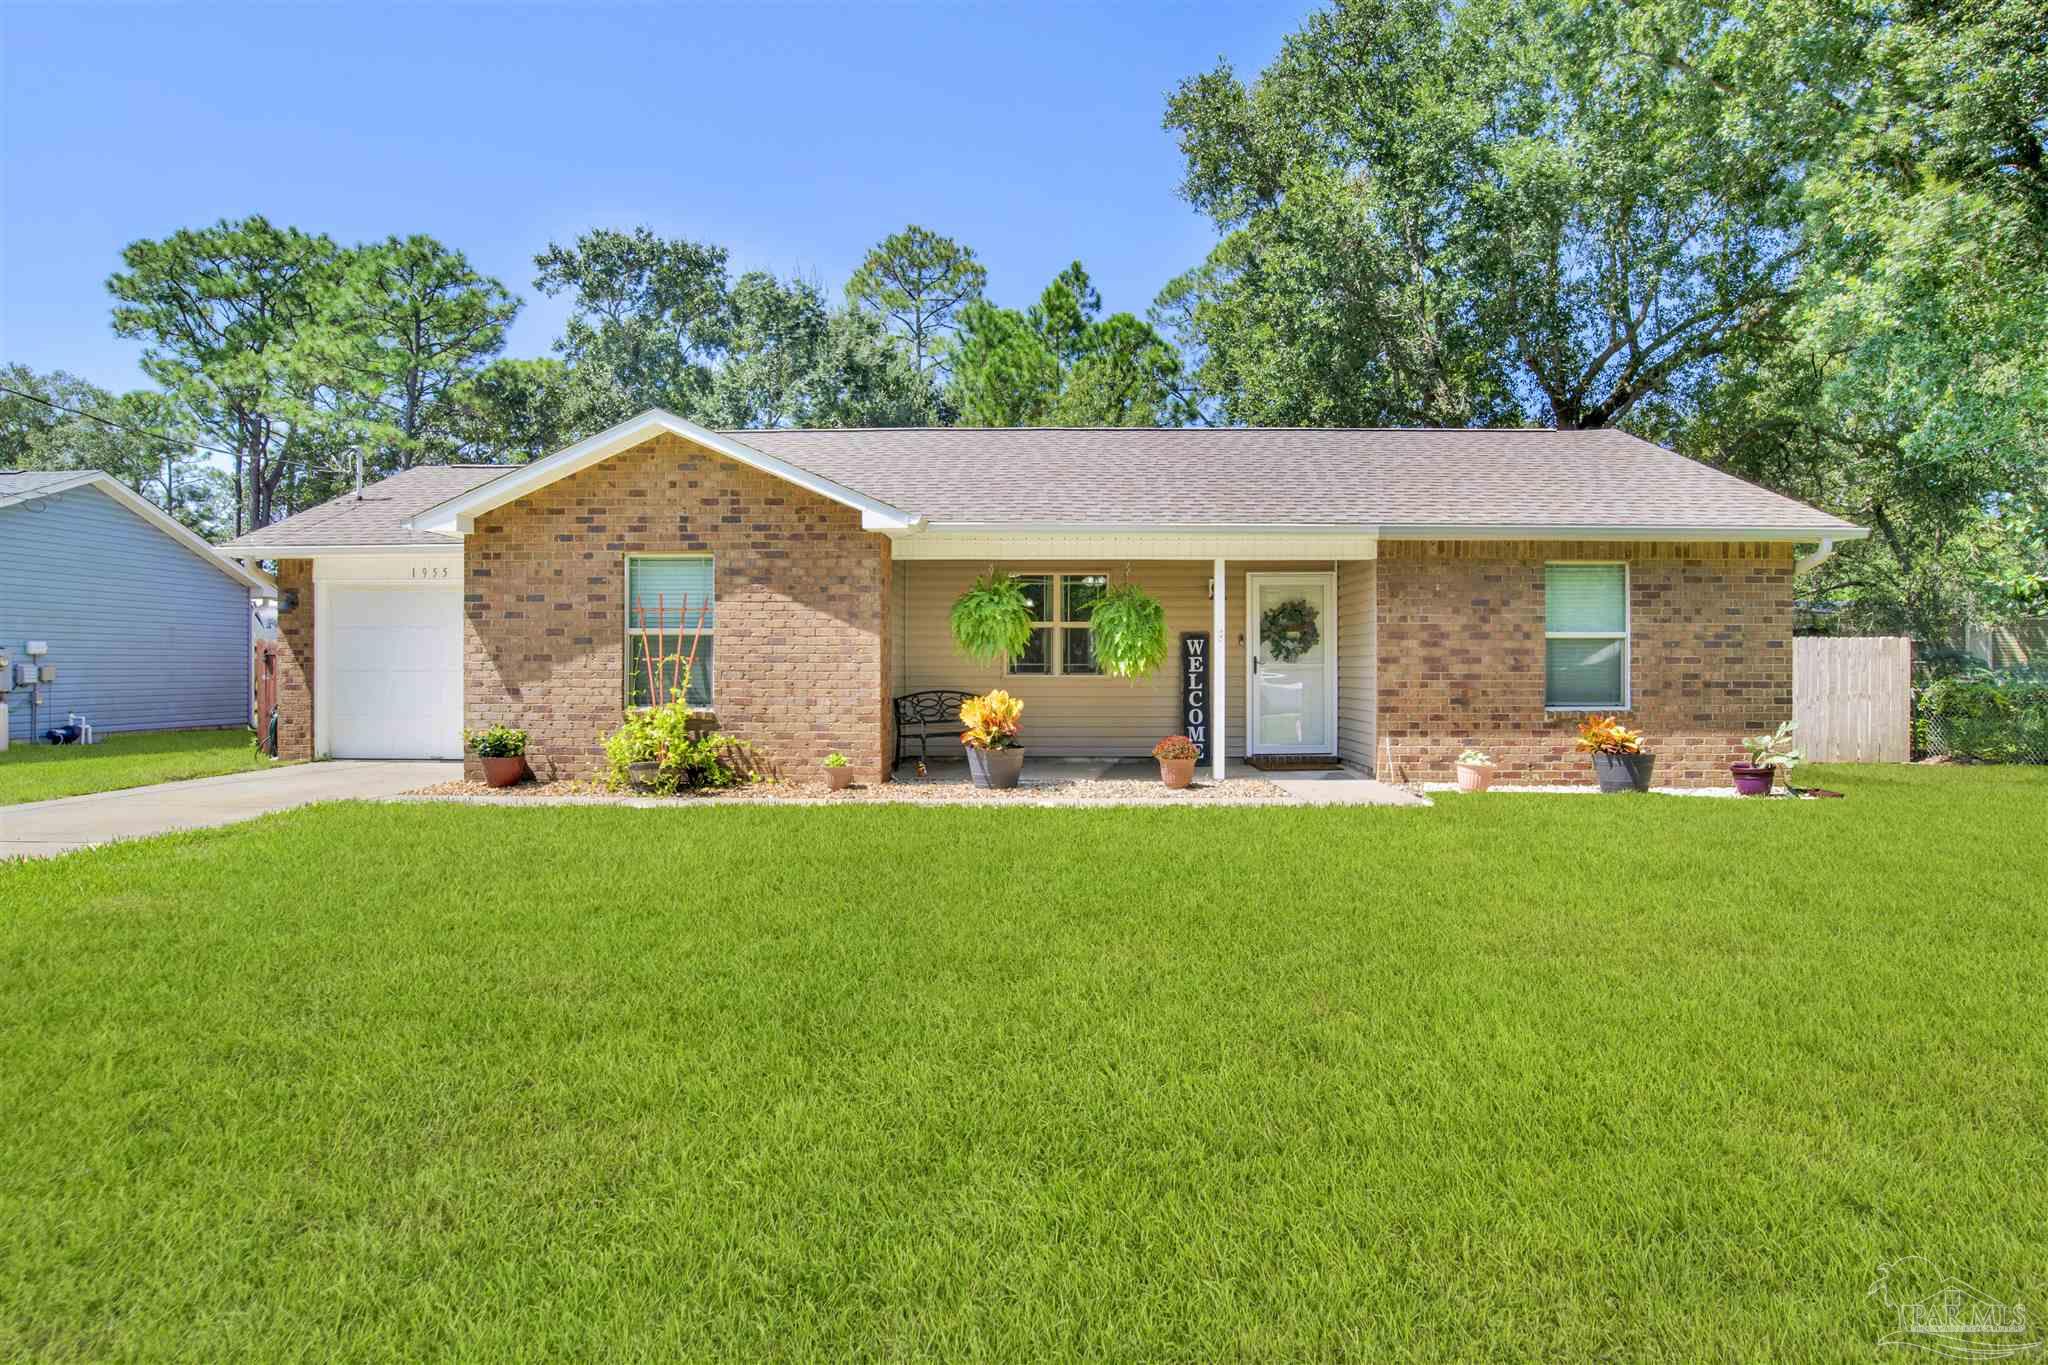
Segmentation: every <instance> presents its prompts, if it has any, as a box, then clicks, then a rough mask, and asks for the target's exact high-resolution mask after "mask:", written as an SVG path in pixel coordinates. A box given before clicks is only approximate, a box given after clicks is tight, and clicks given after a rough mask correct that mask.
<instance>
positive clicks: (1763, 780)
mask: <svg viewBox="0 0 2048 1365" xmlns="http://www.w3.org/2000/svg"><path fill="white" fill-rule="evenodd" d="M1728 771H1729V772H1731V773H1734V774H1735V790H1736V791H1738V792H1740V793H1741V794H1742V795H1744V796H1769V795H1770V794H1771V783H1772V782H1773V781H1774V780H1775V779H1776V778H1777V775H1778V770H1777V769H1775V768H1768V767H1766V768H1759V767H1757V766H1756V765H1755V764H1753V763H1730V764H1729V765H1728Z"/></svg>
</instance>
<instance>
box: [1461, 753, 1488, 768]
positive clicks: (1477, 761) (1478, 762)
mask: <svg viewBox="0 0 2048 1365" xmlns="http://www.w3.org/2000/svg"><path fill="white" fill-rule="evenodd" d="M1458 762H1460V763H1463V764H1464V765H1465V766H1466V767H1468V768H1491V767H1492V766H1493V756H1492V755H1491V754H1489V753H1487V752H1486V750H1484V749H1467V750H1465V752H1464V753H1462V754H1459V755H1458Z"/></svg>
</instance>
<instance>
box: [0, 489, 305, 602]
mask: <svg viewBox="0 0 2048 1365" xmlns="http://www.w3.org/2000/svg"><path fill="white" fill-rule="evenodd" d="M81 488H90V489H92V490H93V491H94V492H97V493H103V494H105V495H106V496H107V497H108V498H110V499H112V500H113V501H114V502H116V503H118V504H119V505H120V506H121V507H122V508H123V509H124V510H125V511H127V512H128V513H129V514H130V515H132V516H134V517H135V518H136V519H137V520H139V521H142V522H145V523H147V524H148V525H149V526H151V527H152V528H154V529H155V530H156V531H158V532H159V533H161V534H162V535H163V536H165V537H166V538H167V539H169V540H171V541H173V542H175V543H176V544H177V546H178V547H179V548H180V549H182V550H185V551H186V552H188V553H190V554H193V555H196V556H198V557H199V558H200V559H203V560H205V561H206V563H207V564H208V565H209V566H211V567H212V568H214V569H215V570H217V571H218V572H220V573H222V574H225V575H226V576H227V577H229V578H231V579H233V580H234V581H235V582H236V583H239V584H240V585H241V586H243V587H245V588H247V589H248V590H249V591H250V592H253V593H256V594H258V595H260V596H264V597H275V596H276V595H277V584H275V583H273V582H272V581H271V580H270V578H269V577H268V576H267V575H265V574H263V573H260V572H258V571H257V570H255V569H250V568H245V567H244V566H242V565H240V564H237V563H236V562H235V561H234V560H232V559H229V558H228V557H227V556H226V555H223V554H222V553H220V551H219V550H217V549H215V548H214V547H213V546H212V545H209V544H207V543H206V542H205V541H204V540H201V539H200V538H199V537H198V536H196V535H194V534H193V533H192V531H191V530H190V529H188V528H187V527H185V526H183V525H181V524H180V523H179V522H177V521H176V520H174V519H173V518H171V517H170V516H169V515H167V514H166V513H165V512H164V511H163V509H162V508H160V507H158V506H157V505H156V504H155V503H152V502H150V501H149V500H148V499H147V498H145V497H143V496H142V495H141V494H139V493H137V492H136V491H135V490H134V489H132V488H130V487H129V486H128V485H127V484H125V483H122V482H121V481H120V480H119V479H117V478H115V477H114V476H113V475H111V474H108V473H105V472H103V471H101V470H97V469H79V470H71V471H65V472H47V471H30V472H11V471H9V472H0V508H6V507H16V506H19V505H21V504H23V503H29V502H34V501H36V500H37V499H39V498H48V497H55V496H56V495H58V494H60V493H68V492H71V491H73V490H75V489H81Z"/></svg>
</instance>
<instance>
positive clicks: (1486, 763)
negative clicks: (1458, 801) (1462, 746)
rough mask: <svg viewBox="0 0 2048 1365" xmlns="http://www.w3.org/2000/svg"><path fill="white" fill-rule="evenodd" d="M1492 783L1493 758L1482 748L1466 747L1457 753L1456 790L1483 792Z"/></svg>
mask: <svg viewBox="0 0 2048 1365" xmlns="http://www.w3.org/2000/svg"><path fill="white" fill-rule="evenodd" d="M1492 783H1493V759H1492V758H1491V757H1489V756H1488V755H1487V753H1486V751H1485V750H1483V749H1467V750H1465V752H1464V753H1462V754H1459V755H1458V790H1459V791H1461V792H1483V791H1485V790H1486V789H1487V787H1489V786H1491V785H1492Z"/></svg>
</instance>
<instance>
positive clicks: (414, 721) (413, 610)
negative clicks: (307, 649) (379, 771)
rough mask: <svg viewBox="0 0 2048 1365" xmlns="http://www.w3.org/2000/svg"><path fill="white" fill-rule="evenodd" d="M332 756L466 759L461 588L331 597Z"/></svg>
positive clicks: (349, 590)
mask: <svg viewBox="0 0 2048 1365" xmlns="http://www.w3.org/2000/svg"><path fill="white" fill-rule="evenodd" d="M327 614H328V624H327V630H326V632H325V633H326V642H325V648H326V649H327V650H328V655H329V657H328V664H327V670H326V671H327V685H328V687H329V689H330V695H329V698H328V711H327V715H328V724H329V726H330V733H329V735H328V745H327V749H328V752H329V753H330V754H332V755H333V756H334V757H336V758H460V757H461V756H462V586H461V584H459V583H451V584H447V585H438V584H437V585H435V586H433V587H420V588H410V587H403V588H401V587H367V586H366V587H344V586H340V585H337V586H336V587H334V588H333V589H332V590H331V591H330V592H329V593H328V596H327Z"/></svg>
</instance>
